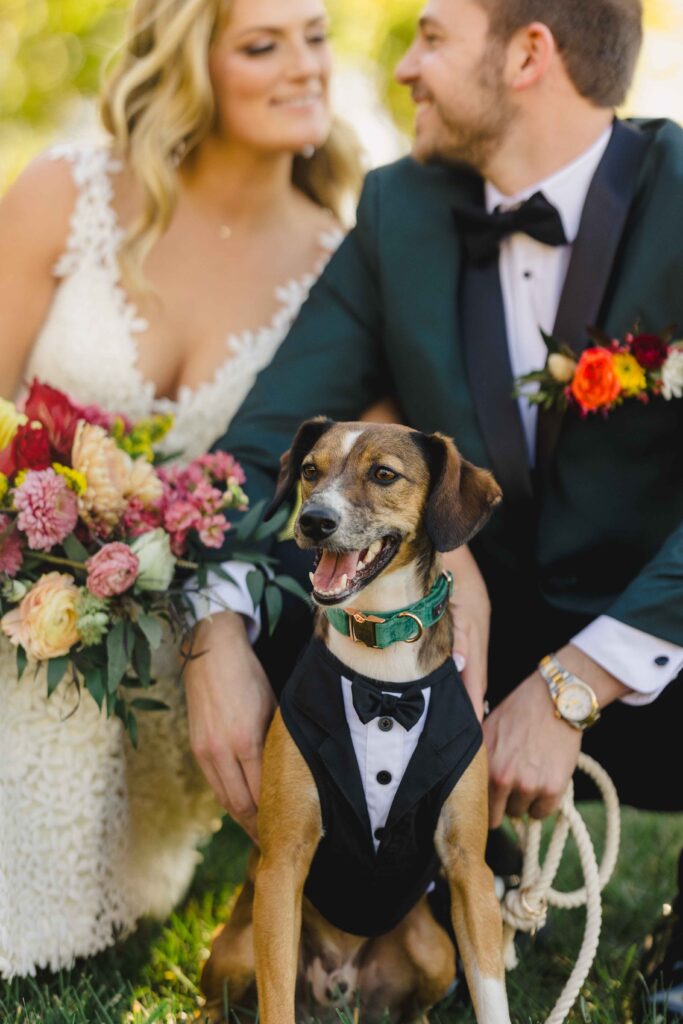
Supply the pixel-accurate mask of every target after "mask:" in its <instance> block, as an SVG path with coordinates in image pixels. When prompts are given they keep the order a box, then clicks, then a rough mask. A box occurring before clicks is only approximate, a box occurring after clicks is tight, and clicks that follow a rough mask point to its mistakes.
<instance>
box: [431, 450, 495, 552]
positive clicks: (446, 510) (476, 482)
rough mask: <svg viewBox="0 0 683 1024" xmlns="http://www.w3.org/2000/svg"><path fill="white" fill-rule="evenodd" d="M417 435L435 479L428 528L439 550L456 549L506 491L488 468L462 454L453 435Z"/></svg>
mask: <svg viewBox="0 0 683 1024" xmlns="http://www.w3.org/2000/svg"><path fill="white" fill-rule="evenodd" d="M415 436H416V437H417V438H418V439H419V443H420V446H421V447H422V449H423V451H424V452H425V454H426V456H427V464H428V466H429V475H430V480H431V483H430V490H429V495H428V497H427V505H426V507H425V513H424V524H425V529H426V531H427V535H428V537H429V539H430V540H431V542H432V544H433V545H434V547H435V548H436V550H437V551H452V550H453V549H454V548H457V547H460V545H461V544H466V543H467V541H468V540H470V538H472V537H474V535H475V534H476V533H478V532H479V530H481V528H482V527H483V526H484V525H485V524H486V522H487V521H488V518H489V516H490V515H491V513H492V512H493V510H494V508H495V507H496V505H497V504H498V503H499V502H500V500H501V498H502V492H501V489H500V487H499V486H498V484H497V483H496V481H495V480H494V478H493V476H492V474H491V473H489V471H488V470H487V469H479V468H478V467H477V466H473V465H472V463H471V462H468V461H467V459H463V458H462V456H461V455H460V453H459V452H458V449H457V448H456V447H455V444H454V443H453V441H452V440H451V439H450V437H445V436H444V435H443V434H418V435H415Z"/></svg>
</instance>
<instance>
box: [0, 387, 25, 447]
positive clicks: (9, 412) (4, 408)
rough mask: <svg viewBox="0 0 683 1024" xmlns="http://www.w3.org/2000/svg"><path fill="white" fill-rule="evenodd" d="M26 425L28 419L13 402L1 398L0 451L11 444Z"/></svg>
mask: <svg viewBox="0 0 683 1024" xmlns="http://www.w3.org/2000/svg"><path fill="white" fill-rule="evenodd" d="M25 423H26V417H25V416H24V414H23V413H21V412H19V410H18V409H17V407H16V405H15V404H14V403H13V402H8V401H7V399H5V398H0V451H2V449H3V448H6V447H7V445H8V444H10V443H11V442H12V441H13V439H14V435H15V434H16V432H17V430H18V429H19V427H22V426H23V425H24V424H25Z"/></svg>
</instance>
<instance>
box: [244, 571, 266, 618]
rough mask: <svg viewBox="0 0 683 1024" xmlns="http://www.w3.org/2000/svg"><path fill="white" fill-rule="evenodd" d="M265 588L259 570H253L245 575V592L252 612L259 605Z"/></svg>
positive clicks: (264, 579)
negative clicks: (251, 605) (247, 593)
mask: <svg viewBox="0 0 683 1024" xmlns="http://www.w3.org/2000/svg"><path fill="white" fill-rule="evenodd" d="M265 587H266V578H265V576H264V575H263V573H262V572H261V571H260V570H259V569H253V570H252V571H251V572H249V573H247V590H248V591H249V596H250V597H251V603H252V604H253V606H254V611H256V609H257V608H258V606H259V605H260V603H261V598H262V597H263V591H264V590H265Z"/></svg>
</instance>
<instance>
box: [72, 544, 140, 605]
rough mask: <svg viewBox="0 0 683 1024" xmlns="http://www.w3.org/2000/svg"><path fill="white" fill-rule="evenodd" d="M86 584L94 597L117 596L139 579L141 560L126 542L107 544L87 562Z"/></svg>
mask: <svg viewBox="0 0 683 1024" xmlns="http://www.w3.org/2000/svg"><path fill="white" fill-rule="evenodd" d="M85 565H86V568H87V570H88V579H87V582H86V586H87V588H88V590H89V591H90V593H91V594H93V596H94V597H115V596H116V595H117V594H122V593H123V592H124V590H129V589H130V587H132V586H133V584H134V583H135V580H136V579H137V575H138V571H139V568H140V562H139V560H138V558H137V556H136V555H134V554H133V552H132V551H131V550H130V548H129V547H128V546H127V545H126V544H120V543H119V542H118V541H115V542H114V543H113V544H105V546H104V547H103V548H101V549H100V550H99V551H98V552H97V554H96V555H93V556H92V558H89V559H88V561H87V562H86V563H85Z"/></svg>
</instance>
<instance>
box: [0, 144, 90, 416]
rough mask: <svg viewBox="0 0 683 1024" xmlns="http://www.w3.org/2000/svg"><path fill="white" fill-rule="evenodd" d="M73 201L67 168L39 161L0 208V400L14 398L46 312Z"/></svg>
mask: <svg viewBox="0 0 683 1024" xmlns="http://www.w3.org/2000/svg"><path fill="white" fill-rule="evenodd" d="M74 199H75V186H74V184H73V179H72V176H71V171H70V169H69V167H68V166H67V165H66V164H65V163H64V162H63V161H53V160H48V159H45V158H40V159H38V160H36V161H35V162H34V163H33V164H31V165H30V166H29V167H28V168H27V169H26V170H25V171H24V173H23V174H22V175H21V177H20V178H19V179H18V180H17V181H16V182H15V183H14V185H13V186H12V187H11V188H10V189H9V191H8V192H7V194H6V195H5V196H4V198H3V199H2V201H1V202H0V310H1V311H2V312H1V315H0V396H2V397H3V398H9V399H12V398H14V396H15V394H16V392H17V390H18V388H19V386H20V384H21V382H22V375H23V372H24V368H25V366H26V362H27V360H28V356H29V353H30V351H31V346H32V345H33V342H34V340H35V338H36V335H37V334H38V332H39V330H40V328H41V325H42V323H43V321H44V319H45V316H46V314H47V311H48V309H49V306H50V303H51V301H52V297H53V295H54V291H55V288H56V285H57V280H56V278H55V277H54V275H53V272H52V268H53V266H54V264H55V262H56V260H57V259H58V258H59V256H60V255H61V253H62V251H63V248H64V244H65V240H66V237H67V233H68V228H69V217H70V215H71V210H72V209H73V204H74Z"/></svg>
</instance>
